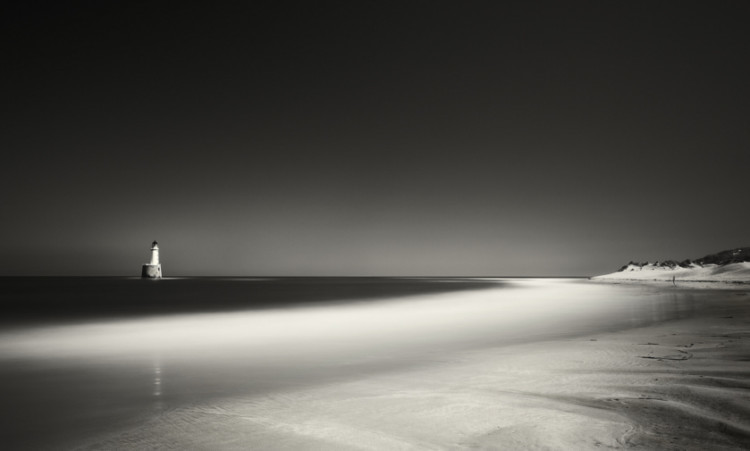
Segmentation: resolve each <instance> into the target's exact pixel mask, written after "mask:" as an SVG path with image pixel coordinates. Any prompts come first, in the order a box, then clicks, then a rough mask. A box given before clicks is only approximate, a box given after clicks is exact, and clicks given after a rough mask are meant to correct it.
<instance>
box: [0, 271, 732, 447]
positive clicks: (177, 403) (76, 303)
mask: <svg viewBox="0 0 750 451" xmlns="http://www.w3.org/2000/svg"><path fill="white" fill-rule="evenodd" d="M0 283H1V285H0V307H1V308H2V309H3V318H2V323H1V324H2V326H1V328H0V397H1V398H2V399H3V402H2V404H1V407H0V447H3V448H6V449H60V448H62V449H68V448H74V447H76V446H79V445H87V444H91V443H96V442H97V440H100V439H103V438H106V437H108V436H112V435H113V434H118V433H119V432H121V431H126V430H129V429H133V428H137V427H138V426H139V425H141V424H144V423H146V422H148V421H150V420H152V419H153V418H157V417H158V416H159V415H161V414H163V413H164V412H167V411H170V410H172V409H176V408H180V407H183V406H186V405H211V403H212V401H213V400H215V399H222V398H223V399H226V398H228V397H252V396H255V395H260V394H268V393H274V392H283V391H285V390H292V389H295V388H301V387H307V386H312V385H315V384H323V383H325V384H331V383H336V382H338V381H347V380H352V379H357V378H360V377H363V376H364V375H367V374H373V373H378V372H388V371H397V370H399V369H402V368H407V367H414V366H420V365H430V364H433V363H436V362H440V361H442V360H443V359H445V358H447V357H446V356H449V355H456V354H460V353H461V352H464V351H466V350H472V349H478V348H488V347H501V346H504V345H508V344H514V343H525V342H533V341H539V340H556V339H564V338H570V337H576V336H582V335H587V334H593V333H598V332H609V331H614V330H619V329H625V328H630V327H639V326H643V325H647V324H651V323H654V322H660V321H667V320H671V319H676V318H685V317H689V316H691V315H698V314H700V313H701V312H704V311H705V310H706V309H709V308H716V307H715V306H716V305H717V304H716V303H715V302H714V301H715V300H716V299H717V298H721V297H727V296H730V294H727V293H725V292H720V291H711V290H686V289H681V288H675V287H669V286H665V287H648V286H626V285H603V284H595V283H591V282H588V281H586V280H578V279H503V278H497V279H489V278H484V279H471V278H453V279H450V278H441V279H430V278H414V279H409V278H344V279H340V278H315V279H303V278H291V279H290V278H285V279H242V278H230V279H221V278H185V279H164V280H159V281H151V280H140V279H130V278H5V279H0ZM713 313H715V314H721V313H722V312H721V311H716V312H713ZM713 313H712V314H713ZM248 445H249V446H250V445H252V444H248Z"/></svg>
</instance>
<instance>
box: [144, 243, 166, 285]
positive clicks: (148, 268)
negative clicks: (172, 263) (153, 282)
mask: <svg viewBox="0 0 750 451" xmlns="http://www.w3.org/2000/svg"><path fill="white" fill-rule="evenodd" d="M141 277H145V278H148V279H161V263H159V244H158V243H157V242H156V241H154V242H153V243H151V261H150V262H148V263H146V264H144V265H143V267H142V268H141Z"/></svg>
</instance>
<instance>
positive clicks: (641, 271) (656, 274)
mask: <svg viewBox="0 0 750 451" xmlns="http://www.w3.org/2000/svg"><path fill="white" fill-rule="evenodd" d="M592 279H594V280H642V281H645V280H656V281H672V280H675V281H678V280H679V281H690V282H743V283H750V247H740V248H735V249H730V250H727V251H721V252H717V253H715V254H711V255H706V256H705V257H701V258H698V259H696V260H683V261H680V262H677V261H675V260H664V261H657V262H654V263H650V262H643V263H637V262H632V261H631V262H630V263H628V264H627V265H624V266H622V267H621V268H620V269H619V270H618V271H616V272H613V273H611V274H604V275H601V276H596V277H592Z"/></svg>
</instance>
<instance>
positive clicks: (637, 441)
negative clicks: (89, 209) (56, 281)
mask: <svg viewBox="0 0 750 451" xmlns="http://www.w3.org/2000/svg"><path fill="white" fill-rule="evenodd" d="M503 283H504V285H503V286H502V287H501V288H498V289H491V290H476V291H471V292H465V293H446V294H444V295H432V294H431V295H428V296H426V297H407V298H403V299H399V300H393V301H389V302H385V303H374V304H355V305H351V306H343V307H342V306H340V305H339V306H337V307H336V309H335V310H334V309H326V308H323V307H315V308H306V309H292V310H283V311H269V312H254V313H253V312H249V313H245V314H239V313H235V314H231V313H227V314H221V315H198V316H196V315H188V316H185V317H181V316H177V317H168V318H167V317H165V318H154V319H151V320H148V321H134V320H128V321H125V322H110V323H98V324H77V325H71V326H62V327H57V328H50V329H34V330H33V331H30V332H28V333H27V332H23V331H22V332H19V331H16V332H14V334H13V335H6V336H5V337H4V338H5V339H4V340H3V342H2V344H3V346H2V347H0V348H1V349H0V351H2V354H3V355H4V356H5V360H4V362H5V363H4V367H5V368H9V365H10V363H9V362H11V361H15V362H17V361H18V359H19V356H23V359H25V361H30V360H33V361H35V362H37V363H38V362H50V361H52V360H51V359H53V356H54V358H55V359H57V360H54V362H53V363H45V365H48V367H47V369H46V370H44V371H42V370H39V371H38V374H37V373H30V372H27V373H25V379H24V380H23V381H19V378H18V377H16V378H15V379H14V383H15V384H16V386H17V389H16V390H15V391H14V392H13V393H10V392H9V393H6V394H5V395H7V396H15V397H17V398H18V400H19V402H21V399H23V400H25V402H26V404H25V405H26V408H27V409H30V410H29V411H28V412H27V414H28V418H27V420H26V422H27V424H26V425H25V426H27V427H28V428H29V429H28V435H29V436H28V437H26V438H25V439H23V440H27V441H26V442H25V443H26V444H29V443H32V439H31V438H29V437H31V435H32V434H33V433H34V431H43V430H44V427H49V428H50V429H49V430H50V431H52V429H51V428H52V427H54V428H57V429H56V431H55V433H56V434H57V436H56V437H57V439H56V441H54V442H51V441H50V440H47V441H44V440H42V439H38V437H37V439H38V441H37V442H34V448H35V449H60V448H63V449H84V450H95V449H191V450H208V449H247V448H248V447H251V448H253V449H274V450H276V449H278V450H297V449H325V450H329V449H341V450H350V449H362V450H382V449H503V450H505V449H539V450H545V449H553V450H587V449H591V450H594V449H597V450H598V449H643V450H664V449H667V450H669V449H674V450H677V449H695V450H699V449H700V450H704V449H737V450H739V449H747V448H748V447H750V392H748V388H750V364H748V360H749V359H750V294H749V293H748V290H746V289H742V288H738V287H732V286H729V285H725V286H722V288H723V289H720V290H718V289H707V288H704V289H678V288H674V287H669V286H664V287H654V286H643V287H641V286H634V285H623V286H620V285H608V284H603V283H594V282H588V281H565V280H561V281H536V280H528V281H523V280H522V281H505V282H503ZM607 295H608V296H610V297H609V298H608V297H606V296H607ZM560 296H563V298H564V299H565V302H563V303H561V304H560V305H559V306H555V304H554V303H552V302H550V299H554V298H560ZM511 299H512V301H511ZM399 321H400V322H399ZM282 323H283V324H287V325H289V324H292V325H294V329H295V330H293V331H292V332H289V331H288V330H280V328H279V327H278V325H279V324H282ZM406 325H408V326H409V327H408V329H404V327H405V326H406ZM219 331H221V333H219ZM156 342H159V343H160V345H159V346H158V348H159V352H160V355H161V357H160V360H159V362H156V363H154V361H153V360H152V356H153V355H154V354H153V352H152V351H153V350H154V349H155V348H157V346H155V345H154V343H156ZM266 348H268V349H266ZM143 356H147V357H148V358H142V357H143ZM9 359H11V360H9ZM63 359H64V360H63ZM63 362H65V363H63ZM71 362H73V363H71ZM65 364H67V365H74V366H75V368H74V370H75V371H76V372H74V373H71V375H69V376H67V377H61V376H59V375H60V374H62V375H63V376H64V374H65V373H62V372H61V370H60V367H61V366H62V365H65ZM50 368H51V370H50ZM87 368H88V369H87ZM84 370H85V372H82V371H84ZM5 374H7V372H6V373H5ZM42 375H43V376H44V377H46V379H38V378H39V377H42ZM34 378H37V379H34ZM51 378H54V379H55V380H54V381H52V380H51ZM39 380H42V381H43V382H44V383H38V382H35V381H39ZM81 381H82V382H81ZM84 382H85V383H84ZM76 384H80V387H79V388H76ZM6 388H7V387H6ZM19 389H20V390H21V391H20V392H19ZM23 390H27V391H28V393H29V395H27V396H23ZM76 390H78V391H76ZM19 393H20V394H19ZM61 393H66V396H68V397H69V398H70V400H68V401H66V402H67V403H68V404H70V406H72V407H71V408H74V410H73V411H72V412H74V414H73V415H65V412H66V411H65V410H59V411H58V413H57V414H55V413H54V412H55V410H54V408H56V406H55V405H54V402H53V403H52V404H50V403H49V400H50V399H51V400H57V401H56V402H58V403H59V402H61V401H59V398H60V397H61ZM75 393H77V394H75ZM118 396H119V398H118ZM126 398H127V399H126ZM131 403H133V404H132V405H131ZM57 407H59V406H57ZM87 409H88V410H89V411H90V412H89V413H90V418H92V419H93V418H96V420H89V421H85V420H86V417H85V416H84V417H82V418H81V419H80V421H77V420H75V417H76V416H81V415H83V414H84V413H86V411H87ZM127 409H130V411H132V412H131V413H130V414H126V413H127V412H129V411H128V410H127ZM6 410H7V409H6ZM40 410H41V411H40ZM44 410H49V412H47V413H46V415H47V416H48V417H49V419H48V420H47V421H48V424H47V425H46V426H45V424H43V423H42V420H40V417H39V415H40V414H45V412H44ZM19 412H20V411H18V410H15V411H14V412H5V414H6V417H7V416H13V415H17V414H18V413H19ZM55 415H57V416H55ZM66 421H67V423H66ZM92 421H95V422H94V423H92ZM34 422H36V423H34ZM50 425H52V426H50ZM63 439H64V440H63ZM18 440H19V442H18V443H21V444H22V443H24V442H21V441H20V440H22V439H20V438H19V439H18ZM20 448H23V446H20Z"/></svg>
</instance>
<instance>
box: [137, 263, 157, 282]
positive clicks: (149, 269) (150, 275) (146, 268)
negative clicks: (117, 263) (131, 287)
mask: <svg viewBox="0 0 750 451" xmlns="http://www.w3.org/2000/svg"><path fill="white" fill-rule="evenodd" d="M141 277H143V278H145V279H161V265H160V264H159V265H149V264H145V265H143V267H142V268H141Z"/></svg>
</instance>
